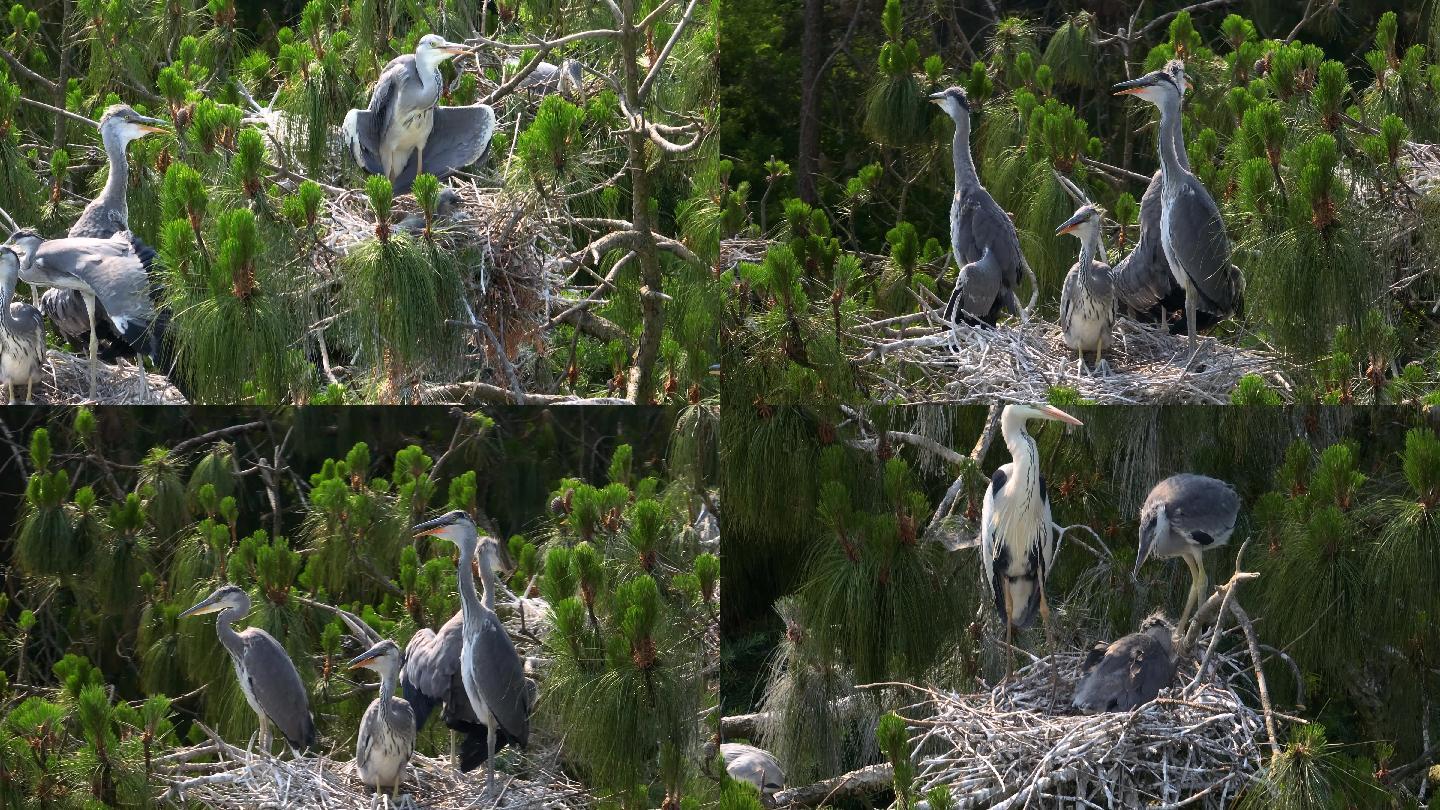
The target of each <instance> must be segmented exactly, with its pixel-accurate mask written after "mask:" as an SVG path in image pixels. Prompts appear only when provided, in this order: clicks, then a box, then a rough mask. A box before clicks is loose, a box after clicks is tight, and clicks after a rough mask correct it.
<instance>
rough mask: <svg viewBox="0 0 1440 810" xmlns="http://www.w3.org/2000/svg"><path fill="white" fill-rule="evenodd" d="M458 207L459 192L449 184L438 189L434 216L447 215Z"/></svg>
mask: <svg viewBox="0 0 1440 810" xmlns="http://www.w3.org/2000/svg"><path fill="white" fill-rule="evenodd" d="M459 207H460V192H458V191H456V190H455V189H453V188H450V187H449V186H446V187H444V188H442V189H440V196H439V197H438V198H436V200H435V216H437V217H448V216H450V215H451V214H453V213H455V211H456V209H458V208H459Z"/></svg>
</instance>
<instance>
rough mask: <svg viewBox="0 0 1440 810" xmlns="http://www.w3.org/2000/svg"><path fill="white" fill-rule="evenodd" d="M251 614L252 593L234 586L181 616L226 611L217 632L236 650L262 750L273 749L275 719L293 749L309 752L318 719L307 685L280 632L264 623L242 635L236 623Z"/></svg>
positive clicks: (237, 672)
mask: <svg viewBox="0 0 1440 810" xmlns="http://www.w3.org/2000/svg"><path fill="white" fill-rule="evenodd" d="M249 612H250V595H249V594H247V593H245V591H244V590H242V589H240V588H237V587H236V586H234V585H222V586H221V587H219V588H216V589H215V592H214V593H212V594H210V595H209V596H207V597H206V598H205V600H204V601H202V602H201V603H200V604H198V605H196V606H194V607H192V608H190V609H189V610H187V611H185V612H184V613H181V614H180V616H179V618H182V619H183V618H185V617H186V616H200V615H203V614H206V613H219V614H220V615H219V616H217V617H215V632H216V633H217V634H218V635H219V636H220V643H221V644H222V645H224V647H225V651H226V652H228V653H230V661H231V663H233V664H234V665H235V677H236V678H237V679H238V680H239V681H240V691H241V692H244V693H245V702H246V703H249V704H250V708H251V709H253V710H254V711H255V715H256V716H257V717H259V718H260V749H261V750H262V751H264V752H265V753H266V754H269V753H270V724H271V723H274V724H275V725H276V726H277V727H279V729H280V733H281V734H284V735H285V741H286V742H288V743H290V748H291V749H292V750H293V751H296V752H299V751H303V750H304V749H306V748H309V747H310V746H312V745H314V744H315V721H314V720H313V719H311V717H310V697H309V695H307V694H306V693H305V683H304V682H303V681H301V680H300V673H299V671H297V670H296V669H295V664H294V662H292V661H291V660H290V656H288V655H286V654H285V648H284V647H282V646H280V642H278V641H276V640H275V637H274V636H272V635H270V634H269V633H267V632H265V631H264V630H262V629H260V628H258V627H247V628H245V629H244V630H241V631H240V632H238V633H237V632H235V628H233V627H231V626H230V625H231V623H233V622H234V621H236V620H237V619H240V618H243V617H244V616H245V614H247V613H249Z"/></svg>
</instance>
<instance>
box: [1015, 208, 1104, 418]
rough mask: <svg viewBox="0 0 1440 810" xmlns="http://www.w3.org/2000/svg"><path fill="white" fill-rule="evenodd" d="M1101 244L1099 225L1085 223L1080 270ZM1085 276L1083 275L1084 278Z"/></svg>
mask: <svg viewBox="0 0 1440 810" xmlns="http://www.w3.org/2000/svg"><path fill="white" fill-rule="evenodd" d="M1099 246H1100V228H1099V226H1098V225H1092V224H1090V223H1088V222H1087V223H1086V224H1085V232H1084V233H1082V234H1081V235H1080V272H1081V273H1083V274H1088V273H1089V272H1090V263H1091V262H1092V261H1094V260H1095V254H1096V252H1097V248H1098V247H1099ZM1083 277H1084V276H1082V278H1083ZM1027 438H1028V437H1027Z"/></svg>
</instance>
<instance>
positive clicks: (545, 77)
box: [516, 59, 585, 99]
mask: <svg viewBox="0 0 1440 810" xmlns="http://www.w3.org/2000/svg"><path fill="white" fill-rule="evenodd" d="M516 89H517V90H525V91H527V92H530V93H533V94H535V95H542V96H548V95H550V94H552V93H559V94H560V95H562V96H565V97H566V98H572V99H578V98H580V97H581V96H582V94H583V93H584V91H585V74H584V67H583V66H582V65H581V64H580V62H579V61H578V60H575V59H566V60H565V61H564V62H561V63H560V64H559V65H556V64H555V63H554V62H541V63H540V64H538V65H536V66H535V69H534V70H532V71H530V73H529V75H527V76H526V77H525V78H523V79H521V80H520V85H519V87H517V88H516Z"/></svg>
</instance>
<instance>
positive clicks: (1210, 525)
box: [1135, 473, 1240, 632]
mask: <svg viewBox="0 0 1440 810" xmlns="http://www.w3.org/2000/svg"><path fill="white" fill-rule="evenodd" d="M1239 516H1240V496H1239V495H1238V494H1236V492H1235V488H1234V487H1232V486H1230V485H1229V484H1227V483H1225V482H1224V481H1220V480H1217V479H1215V478H1210V477H1209V476H1205V475H1193V474H1191V473H1181V474H1179V475H1172V476H1170V477H1169V478H1166V479H1165V480H1164V481H1161V482H1160V483H1158V484H1156V485H1155V488H1154V489H1152V490H1150V494H1149V495H1147V496H1146V497H1145V503H1144V505H1142V506H1141V507H1140V547H1139V550H1138V551H1137V553H1136V555H1135V574H1136V575H1137V576H1138V575H1139V573H1140V566H1141V565H1144V563H1145V560H1147V559H1149V558H1150V557H1152V556H1155V557H1180V558H1182V559H1184V560H1185V564H1186V565H1187V566H1189V568H1190V580H1191V582H1190V593H1189V595H1188V596H1187V597H1186V599H1185V610H1184V611H1183V612H1182V613H1181V614H1180V622H1179V625H1178V626H1179V627H1180V630H1181V632H1184V631H1185V629H1186V627H1185V623H1186V621H1188V620H1189V618H1190V614H1191V612H1192V611H1194V610H1195V609H1196V608H1198V607H1199V606H1200V599H1201V598H1202V597H1203V596H1204V595H1205V590H1206V589H1207V587H1208V586H1209V580H1208V579H1207V578H1206V576H1205V560H1204V559H1203V558H1202V556H1201V555H1202V554H1203V553H1204V552H1206V551H1209V550H1210V549H1215V548H1219V547H1220V546H1223V545H1225V544H1226V543H1227V542H1229V540H1230V535H1231V534H1233V533H1234V531H1235V521H1236V520H1237V519H1238V518H1239Z"/></svg>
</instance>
